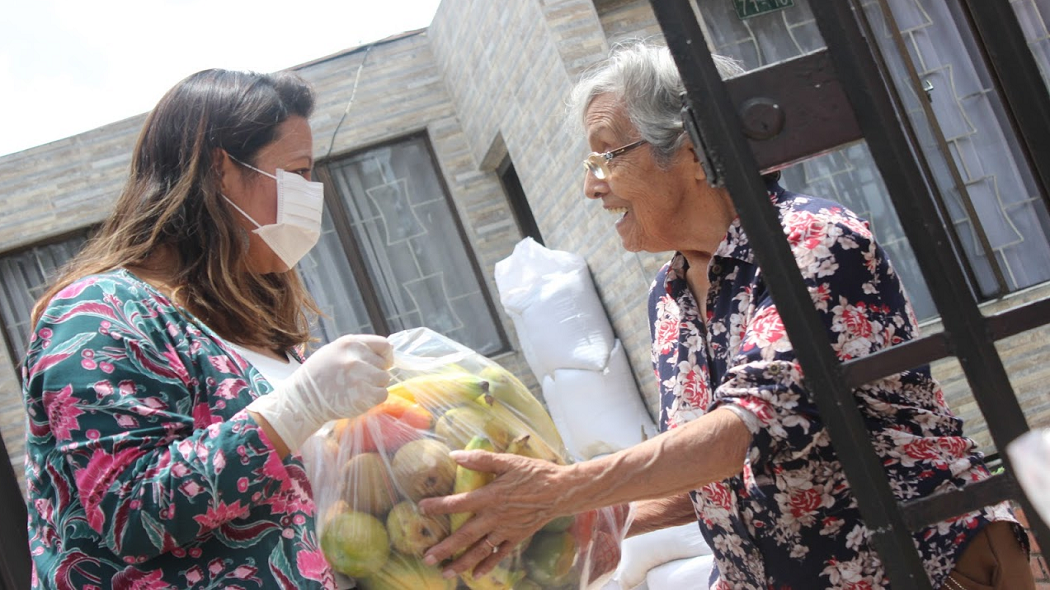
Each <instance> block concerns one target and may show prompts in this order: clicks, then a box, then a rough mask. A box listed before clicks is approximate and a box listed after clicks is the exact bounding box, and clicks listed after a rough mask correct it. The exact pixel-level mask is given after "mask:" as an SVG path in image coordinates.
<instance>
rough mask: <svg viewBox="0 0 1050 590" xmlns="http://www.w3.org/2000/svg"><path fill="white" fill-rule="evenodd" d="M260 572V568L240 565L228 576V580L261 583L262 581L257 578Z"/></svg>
mask: <svg viewBox="0 0 1050 590" xmlns="http://www.w3.org/2000/svg"><path fill="white" fill-rule="evenodd" d="M258 572H259V568H257V567H252V566H250V565H239V566H237V568H236V569H234V570H233V571H232V572H230V573H228V574H226V577H227V578H236V579H238V580H249V581H252V582H256V583H260V582H262V580H260V579H259V578H257V577H256V576H255V574H256V573H258Z"/></svg>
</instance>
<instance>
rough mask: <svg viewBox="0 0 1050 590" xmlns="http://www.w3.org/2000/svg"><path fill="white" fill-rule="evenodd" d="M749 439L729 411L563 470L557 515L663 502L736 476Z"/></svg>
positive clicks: (701, 418)
mask: <svg viewBox="0 0 1050 590" xmlns="http://www.w3.org/2000/svg"><path fill="white" fill-rule="evenodd" d="M750 441H751V433H750V431H749V430H748V429H747V426H745V425H744V422H743V421H742V420H741V419H740V418H739V417H737V415H736V414H735V413H734V412H733V411H732V410H728V409H725V408H721V409H718V410H715V411H714V412H711V413H710V414H706V415H704V416H702V417H700V418H698V419H696V420H693V421H692V422H689V423H688V424H685V425H683V426H681V427H679V428H676V429H673V430H670V431H668V432H665V433H663V434H661V435H660V436H657V437H654V438H652V439H649V440H647V441H645V442H643V443H641V444H638V445H635V446H633V447H631V448H629V449H625V450H623V451H620V452H618V453H614V454H612V455H609V456H607V457H603V458H601V459H596V460H591V461H585V462H583V463H577V464H575V465H572V466H571V467H569V468H567V469H566V470H565V471H564V472H563V473H562V474H561V477H562V478H564V480H563V483H561V485H560V486H559V487H560V488H561V489H562V490H563V491H564V493H563V494H562V496H561V497H562V498H564V499H563V500H562V502H561V505H560V506H559V507H558V508H559V509H558V510H557V511H558V512H560V513H564V514H573V513H577V512H582V511H585V510H591V509H594V508H601V507H603V506H611V505H614V504H621V503H625V502H632V501H636V500H648V499H656V498H667V497H669V496H674V495H681V494H685V493H686V492H688V491H690V490H694V489H696V488H698V487H701V486H703V485H706V484H708V483H711V482H714V481H721V480H723V479H725V478H727V477H731V476H733V475H736V474H737V473H740V470H741V469H742V468H743V466H744V457H745V455H746V453H747V447H748V444H750Z"/></svg>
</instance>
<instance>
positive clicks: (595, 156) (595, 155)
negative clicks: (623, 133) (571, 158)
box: [583, 139, 647, 180]
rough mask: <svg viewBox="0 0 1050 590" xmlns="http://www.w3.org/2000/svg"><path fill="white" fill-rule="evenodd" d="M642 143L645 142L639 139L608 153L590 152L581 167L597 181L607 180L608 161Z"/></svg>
mask: <svg viewBox="0 0 1050 590" xmlns="http://www.w3.org/2000/svg"><path fill="white" fill-rule="evenodd" d="M643 143H647V142H646V141H645V140H644V139H639V140H638V141H636V142H634V143H629V144H627V145H625V146H623V147H621V148H616V149H614V150H611V151H608V152H591V155H589V156H587V159H585V160H584V161H583V167H584V168H586V169H587V171H588V172H590V173H591V174H593V175H594V177H595V178H597V179H598V180H605V179H607V178H609V161H610V160H612V159H613V158H615V157H616V156H619V155H620V154H625V153H627V152H629V151H631V150H633V149H634V148H636V147H638V146H640V145H642V144H643Z"/></svg>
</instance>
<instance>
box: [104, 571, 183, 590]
mask: <svg viewBox="0 0 1050 590" xmlns="http://www.w3.org/2000/svg"><path fill="white" fill-rule="evenodd" d="M163 575H164V572H162V571H161V570H153V571H151V572H144V571H141V570H138V569H135V568H133V567H130V566H129V567H126V568H124V569H123V570H122V571H120V572H118V573H117V575H115V576H113V580H112V584H113V585H112V588H113V590H168V589H169V588H171V585H170V584H168V583H166V582H165V581H164V580H163V579H161V577H162V576H163Z"/></svg>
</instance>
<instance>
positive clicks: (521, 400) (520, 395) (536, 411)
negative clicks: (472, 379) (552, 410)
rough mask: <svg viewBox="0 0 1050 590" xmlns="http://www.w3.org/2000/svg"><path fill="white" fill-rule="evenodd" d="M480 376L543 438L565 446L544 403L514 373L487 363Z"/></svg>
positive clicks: (490, 390) (494, 395) (491, 390)
mask: <svg viewBox="0 0 1050 590" xmlns="http://www.w3.org/2000/svg"><path fill="white" fill-rule="evenodd" d="M478 376H479V377H481V378H482V379H484V380H486V381H488V382H489V391H488V392H489V393H491V394H492V396H493V397H495V398H496V399H498V400H499V401H501V402H503V403H504V404H507V406H509V407H510V408H511V409H513V410H514V412H516V413H517V414H518V415H519V416H521V419H522V421H523V422H525V423H526V424H528V425H529V426H530V427H531V428H532V429H533V430H535V431H536V434H539V435H540V436H541V437H542V438H543V440H545V441H547V442H548V443H549V444H551V445H553V446H555V447H557V448H561V447H563V446H565V444H564V443H563V442H562V440H561V435H559V434H558V429H557V428H556V427H555V426H554V421H553V420H551V417H550V415H548V414H547V410H546V409H544V407H543V404H541V403H540V401H539V400H538V399H536V398H535V397H534V396H533V395H532V392H531V391H529V388H528V387H525V384H524V383H522V382H521V381H519V380H518V378H517V377H515V376H514V374H513V373H511V372H510V371H508V370H506V369H504V368H503V367H500V366H498V365H487V366H485V368H483V369H482V370H481V371H479V372H478Z"/></svg>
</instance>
